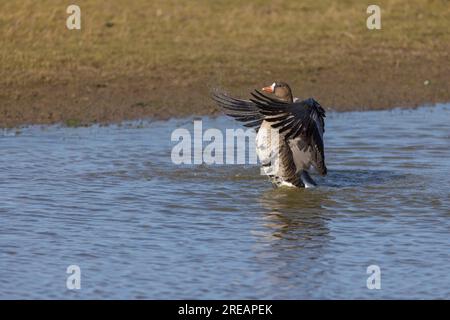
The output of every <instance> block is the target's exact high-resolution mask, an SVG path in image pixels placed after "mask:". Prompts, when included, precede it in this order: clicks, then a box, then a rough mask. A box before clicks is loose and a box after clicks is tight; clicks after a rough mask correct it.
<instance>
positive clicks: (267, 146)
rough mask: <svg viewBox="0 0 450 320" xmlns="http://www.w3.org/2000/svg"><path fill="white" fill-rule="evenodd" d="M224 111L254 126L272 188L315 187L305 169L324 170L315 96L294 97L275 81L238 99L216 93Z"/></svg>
mask: <svg viewBox="0 0 450 320" xmlns="http://www.w3.org/2000/svg"><path fill="white" fill-rule="evenodd" d="M212 98H213V100H214V101H215V102H216V103H217V104H218V105H219V106H220V107H221V108H223V109H224V112H225V114H226V115H228V116H231V117H233V118H234V119H236V120H238V121H241V122H244V126H246V127H250V128H254V129H255V130H256V132H257V135H256V153H257V155H258V158H259V160H260V162H261V165H262V171H263V172H264V173H265V174H266V175H267V176H268V177H269V179H270V181H271V182H272V184H273V185H274V186H275V187H281V186H287V187H297V188H311V187H315V186H317V184H316V182H315V181H314V180H313V179H312V178H311V176H310V175H309V172H308V170H310V169H311V167H314V168H315V169H316V171H317V172H318V173H319V174H320V175H322V176H324V175H326V174H327V167H326V165H325V152H324V142H323V134H324V132H325V122H324V118H325V110H324V109H323V108H322V106H321V105H320V104H319V103H318V102H317V101H316V100H314V99H313V98H309V99H306V100H302V101H301V100H300V99H298V98H294V97H293V95H292V90H291V88H290V87H289V85H288V84H287V83H285V82H274V83H273V84H272V85H270V86H267V87H264V88H262V89H261V91H258V90H255V91H254V92H251V98H250V99H248V100H242V99H237V98H233V97H230V96H229V95H227V94H225V93H222V92H214V93H213V94H212Z"/></svg>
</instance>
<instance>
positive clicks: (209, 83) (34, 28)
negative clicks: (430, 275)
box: [0, 0, 450, 117]
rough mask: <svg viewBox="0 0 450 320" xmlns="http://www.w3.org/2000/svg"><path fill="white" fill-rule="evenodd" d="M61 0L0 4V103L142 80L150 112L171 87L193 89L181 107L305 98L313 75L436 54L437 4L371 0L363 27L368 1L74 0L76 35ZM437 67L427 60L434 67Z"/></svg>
mask: <svg viewBox="0 0 450 320" xmlns="http://www.w3.org/2000/svg"><path fill="white" fill-rule="evenodd" d="M68 4H69V3H68V2H67V1H58V0H40V1H34V0H22V1H1V2H0V32H1V36H0V39H1V46H0V65H1V68H0V76H1V77H0V88H2V89H4V90H2V91H3V93H0V99H2V100H0V101H6V102H7V103H5V104H8V105H13V103H12V102H11V101H13V100H14V99H15V98H14V97H15V96H20V95H23V94H25V95H26V94H27V93H26V92H27V91H29V90H31V89H33V88H34V87H37V88H42V86H44V85H47V87H48V88H52V86H53V85H55V84H57V85H60V86H61V85H62V86H67V87H70V88H72V87H74V88H75V87H80V88H82V87H83V85H84V84H85V83H88V82H94V83H95V85H103V83H114V82H115V81H118V82H120V81H124V82H125V83H128V82H129V79H137V80H135V81H136V82H138V81H140V80H139V79H142V81H145V84H146V86H147V88H148V91H149V92H152V91H155V93H154V97H151V99H150V98H149V99H148V101H147V100H146V101H143V102H142V103H144V104H151V105H152V107H154V108H157V107H159V108H161V107H162V106H163V105H166V104H167V101H172V99H173V97H172V96H173V95H174V91H177V92H183V93H186V92H192V91H198V93H197V96H192V97H189V99H190V100H189V99H187V100H189V101H185V102H184V103H185V104H186V105H187V104H192V103H194V104H196V103H198V104H200V105H205V102H202V101H200V100H201V98H200V97H204V96H205V95H206V94H207V91H208V90H209V88H210V87H213V86H223V87H226V88H229V89H230V90H234V91H237V92H238V93H242V94H243V93H245V92H247V91H248V90H249V89H250V88H254V87H259V86H260V85H261V84H266V83H269V82H271V81H273V80H274V79H282V80H286V81H289V82H291V83H292V84H293V85H294V86H297V87H299V86H300V87H301V88H302V90H304V91H305V92H307V93H311V94H317V92H319V91H318V89H317V88H316V87H317V86H318V85H319V84H318V82H319V81H321V82H326V79H331V78H330V77H332V76H333V75H341V74H343V73H349V75H348V76H346V79H348V81H349V85H350V86H352V84H353V83H357V84H358V83H361V82H364V79H363V80H361V79H359V78H358V76H356V75H352V74H350V73H351V72H353V71H354V72H357V73H370V72H375V73H377V70H378V69H380V68H385V70H384V71H383V72H384V74H383V75H378V77H379V78H382V79H383V78H389V77H390V75H389V74H386V72H387V71H388V70H389V68H392V66H398V65H400V66H401V65H402V64H403V63H404V62H405V61H406V62H407V63H409V65H410V66H414V65H415V64H416V63H417V61H422V62H423V63H424V64H427V63H430V64H432V63H433V61H442V60H445V59H447V60H448V52H449V50H448V49H449V43H450V32H449V30H450V1H446V0H428V1H426V0H392V1H386V0H383V1H377V4H378V5H380V7H381V10H382V30H380V31H369V30H367V28H366V18H367V16H368V15H367V13H366V8H367V6H368V5H369V4H372V2H364V1H357V0H354V1H350V0H346V1H339V2H338V1H317V0H305V1H298V0H287V1H281V0H272V1H262V0H257V1H251V2H250V1H242V0H231V1H229V0H227V1H225V0H214V1H211V0H200V1H181V0H180V1H167V0H164V1H162V0H155V1H147V0H129V1H119V0H109V1H87V0H79V1H76V4H78V5H79V6H80V7H81V17H82V29H81V31H74V30H72V31H69V30H67V29H66V26H65V21H66V18H67V16H68V15H67V13H66V8H67V5H68ZM439 64H441V62H439ZM438 67H439V66H438V65H436V63H435V65H434V66H432V68H436V71H435V72H436V73H437V72H438V70H437V69H438ZM366 68H368V69H367V70H366ZM443 68H448V67H445V66H443ZM424 70H425V69H424ZM393 72H394V73H395V70H394V71H393ZM424 72H425V71H424ZM368 76H370V74H368ZM424 76H425V75H424ZM409 78H410V76H409V75H404V76H403V78H402V79H401V81H402V82H403V83H405V84H408V81H409V80H408V79H409ZM424 80H425V79H421V81H420V83H423V81H424ZM336 81H338V80H336ZM413 83H415V80H411V84H413ZM408 85H409V84H408ZM328 87H330V88H331V89H327V90H328V92H330V94H329V95H330V97H329V98H328V96H325V99H326V102H328V103H335V104H339V102H340V101H341V100H343V99H344V97H341V98H339V97H338V96H339V92H337V93H335V92H331V91H330V90H332V88H333V87H332V86H331V84H329V85H328ZM328 87H327V88H328ZM346 88H347V87H346ZM344 89H345V88H344ZM347 89H348V90H350V89H351V88H350V87H348V88H347ZM347 89H346V90H347ZM8 90H9V91H8ZM39 90H40V89H39ZM59 90H63V89H61V88H60V89H59ZM77 90H78V89H74V92H77ZM80 90H81V89H80ZM340 90H341V89H340ZM367 90H369V89H367ZM404 90H407V89H404ZM130 91H131V90H130ZM405 92H406V91H405ZM22 93H23V94H22ZM433 94H434V93H433ZM361 95H362V94H361ZM334 97H336V98H334ZM16 99H19V98H17V97H16ZM30 99H31V98H30ZM333 99H334V100H333ZM339 99H341V100H339ZM175 100H176V99H175ZM178 100H179V101H178V102H179V103H182V102H180V101H182V100H183V97H179V98H178ZM31 101H34V100H31ZM173 103H174V104H175V103H176V102H175V101H173ZM91 107H92V106H91ZM91 107H89V108H91ZM0 111H1V110H0ZM5 112H6V111H5ZM17 117H19V116H17ZM72 117H73V116H72Z"/></svg>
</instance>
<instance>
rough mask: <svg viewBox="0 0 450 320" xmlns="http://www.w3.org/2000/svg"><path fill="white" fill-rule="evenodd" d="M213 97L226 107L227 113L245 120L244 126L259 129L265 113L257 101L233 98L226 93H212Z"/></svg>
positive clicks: (237, 118)
mask: <svg viewBox="0 0 450 320" xmlns="http://www.w3.org/2000/svg"><path fill="white" fill-rule="evenodd" d="M212 99H213V100H214V101H216V103H217V104H218V105H219V106H220V107H222V108H223V109H225V110H224V111H225V114H226V115H228V116H230V117H233V118H235V119H236V120H237V121H242V122H245V123H244V126H246V127H250V128H255V129H256V131H258V129H259V127H260V126H261V123H262V122H263V120H264V115H263V114H261V112H260V109H259V108H258V107H257V106H256V104H255V103H253V102H251V101H249V100H241V99H236V98H232V97H230V96H228V95H226V94H224V93H220V92H214V93H212Z"/></svg>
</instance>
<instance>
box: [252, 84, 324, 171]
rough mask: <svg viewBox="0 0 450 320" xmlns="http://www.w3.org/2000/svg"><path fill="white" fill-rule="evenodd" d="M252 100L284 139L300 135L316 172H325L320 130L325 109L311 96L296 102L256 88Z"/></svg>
mask: <svg viewBox="0 0 450 320" xmlns="http://www.w3.org/2000/svg"><path fill="white" fill-rule="evenodd" d="M251 94H252V97H253V98H252V99H250V101H251V102H253V103H254V104H255V105H256V106H257V107H258V108H259V109H260V112H261V114H263V115H264V116H265V120H266V121H269V122H271V125H272V127H273V128H277V129H279V132H280V133H285V139H286V140H289V139H295V138H297V137H301V139H302V141H303V142H305V143H304V144H302V147H303V149H308V148H311V150H312V151H313V152H311V153H312V157H313V159H312V161H313V164H314V166H315V167H316V169H317V171H318V172H319V173H320V174H322V175H325V174H326V173H327V168H326V166H325V152H324V145H323V139H322V136H323V133H324V131H325V122H324V118H325V110H324V109H323V108H322V106H321V105H320V104H319V103H318V102H317V101H316V100H314V99H312V98H310V99H306V100H303V101H299V102H294V103H288V102H285V101H281V100H278V99H275V98H272V97H268V96H266V95H264V94H263V93H261V92H259V91H257V90H255V92H254V93H251Z"/></svg>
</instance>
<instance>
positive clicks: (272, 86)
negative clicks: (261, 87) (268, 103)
mask: <svg viewBox="0 0 450 320" xmlns="http://www.w3.org/2000/svg"><path fill="white" fill-rule="evenodd" d="M276 85H277V84H276V83H275V82H274V83H272V85H271V86H270V88H271V89H272V92H274V91H275V86H276Z"/></svg>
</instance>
